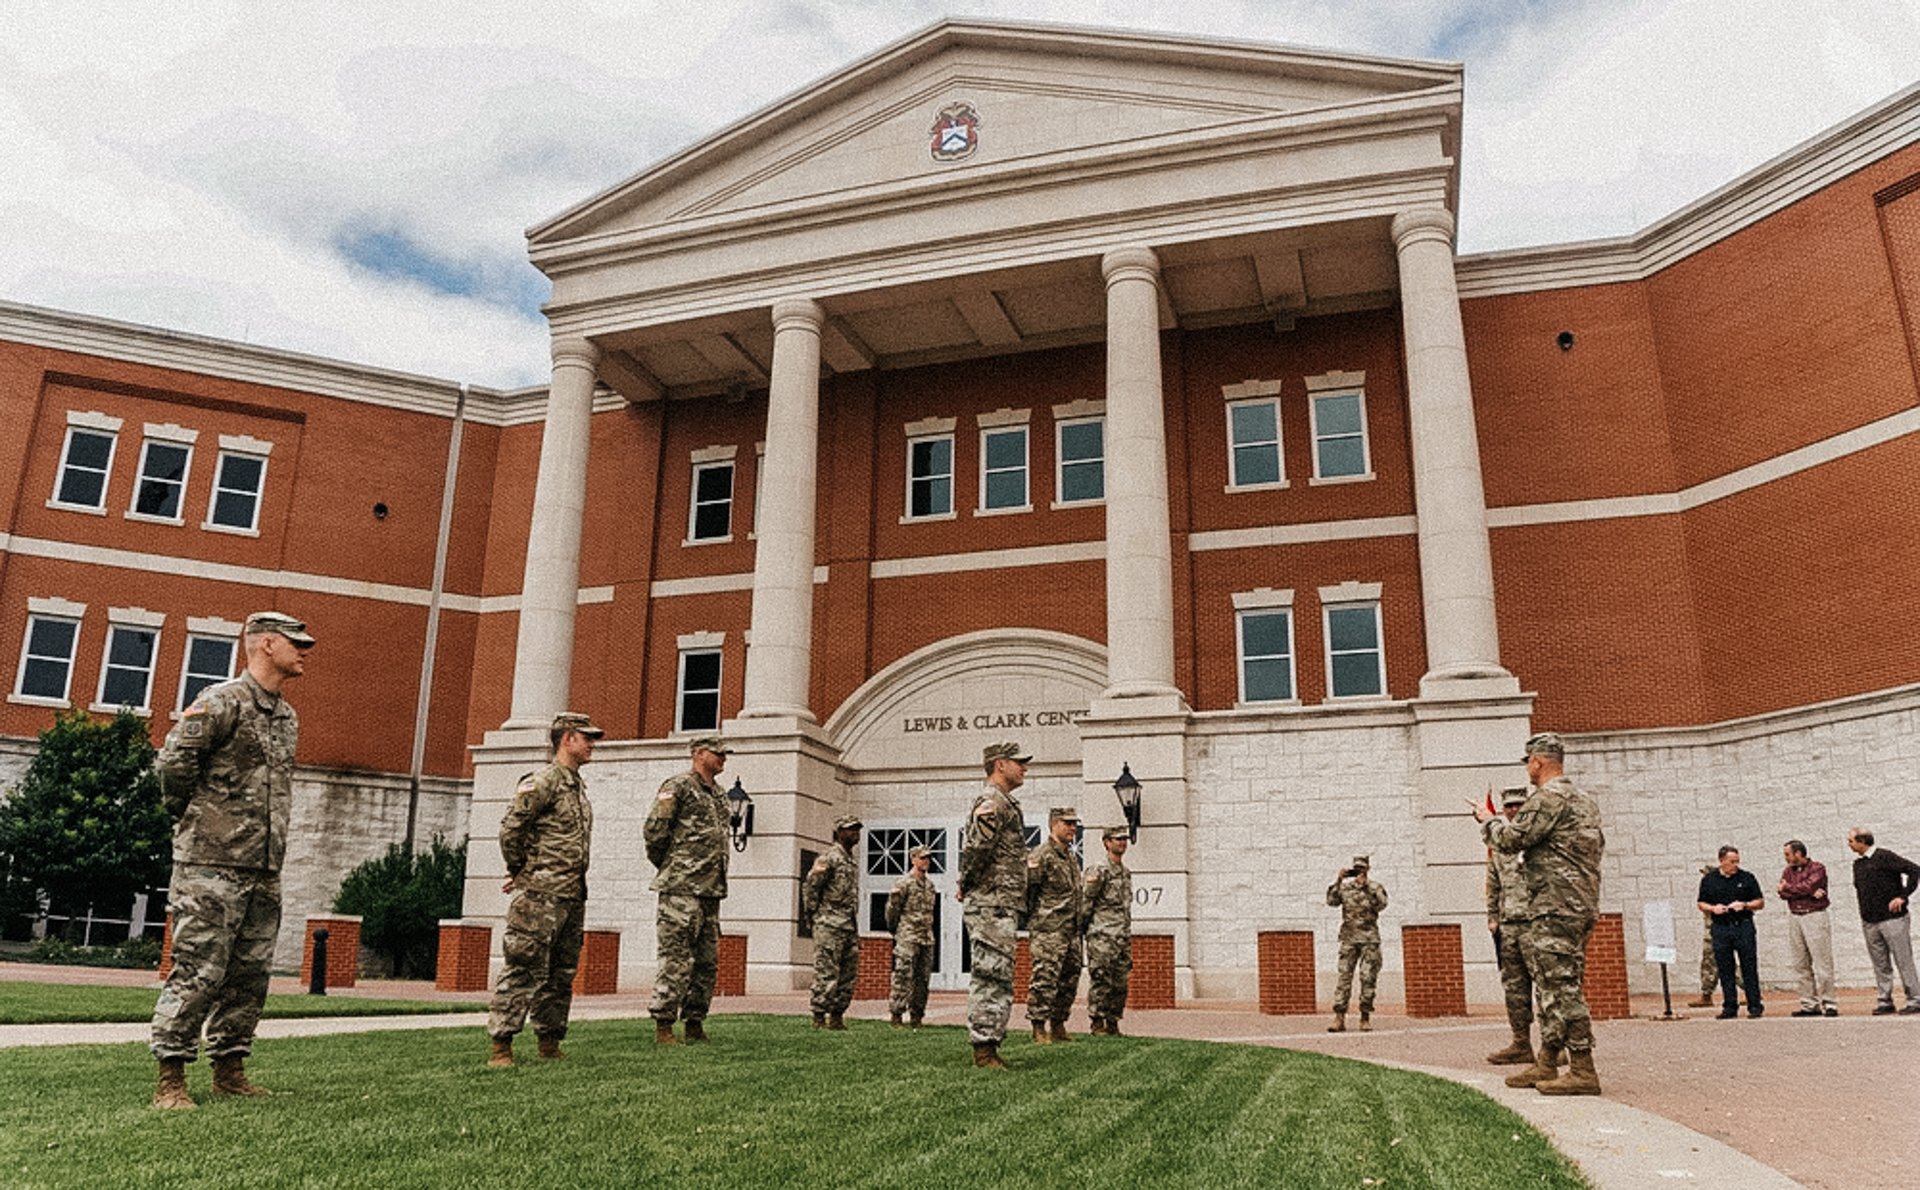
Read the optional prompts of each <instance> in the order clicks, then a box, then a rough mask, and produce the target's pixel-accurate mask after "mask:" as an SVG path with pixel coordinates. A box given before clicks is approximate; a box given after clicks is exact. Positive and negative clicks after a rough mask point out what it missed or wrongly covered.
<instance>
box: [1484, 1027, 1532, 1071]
mask: <svg viewBox="0 0 1920 1190" xmlns="http://www.w3.org/2000/svg"><path fill="white" fill-rule="evenodd" d="M1532 1061H1533V1043H1532V1042H1531V1041H1529V1040H1528V1039H1527V1034H1525V1033H1523V1032H1520V1031H1519V1030H1515V1031H1514V1034H1513V1040H1512V1041H1510V1042H1508V1043H1507V1048H1506V1049H1503V1050H1495V1051H1493V1052H1492V1053H1490V1054H1488V1055H1487V1063H1488V1064H1489V1065H1492V1066H1518V1065H1520V1064H1521V1063H1523V1062H1526V1063H1531V1062H1532Z"/></svg>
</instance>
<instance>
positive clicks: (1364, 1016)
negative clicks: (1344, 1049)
mask: <svg viewBox="0 0 1920 1190" xmlns="http://www.w3.org/2000/svg"><path fill="white" fill-rule="evenodd" d="M1360 1031H1361V1032H1362V1033H1371V1032H1373V1014H1372V1013H1371V1012H1368V1011H1367V1010H1366V1009H1364V1008H1362V1009H1361V1010H1360Z"/></svg>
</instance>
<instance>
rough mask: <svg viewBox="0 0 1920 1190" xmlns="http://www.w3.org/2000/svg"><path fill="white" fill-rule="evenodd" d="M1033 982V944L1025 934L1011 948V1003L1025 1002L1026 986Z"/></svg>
mask: <svg viewBox="0 0 1920 1190" xmlns="http://www.w3.org/2000/svg"><path fill="white" fill-rule="evenodd" d="M1032 982H1033V944H1032V943H1031V942H1029V941H1028V940H1027V937H1026V935H1025V934H1022V935H1021V936H1020V941H1018V942H1016V943H1014V947H1013V1002H1014V1003H1015V1004H1025V1003H1026V1002H1027V985H1028V984H1030V983H1032Z"/></svg>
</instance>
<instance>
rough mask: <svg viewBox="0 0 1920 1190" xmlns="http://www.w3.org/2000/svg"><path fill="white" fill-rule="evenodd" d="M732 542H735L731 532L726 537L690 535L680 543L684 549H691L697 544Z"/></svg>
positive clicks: (726, 543)
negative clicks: (695, 536)
mask: <svg viewBox="0 0 1920 1190" xmlns="http://www.w3.org/2000/svg"><path fill="white" fill-rule="evenodd" d="M732 544H733V534H731V533H729V534H727V535H726V536H725V537H700V538H694V537H689V538H687V539H686V540H684V541H682V542H681V543H680V548H681V549H683V550H684V549H691V548H693V547H694V546H697V545H732Z"/></svg>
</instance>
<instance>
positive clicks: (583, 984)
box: [573, 928, 620, 996]
mask: <svg viewBox="0 0 1920 1190" xmlns="http://www.w3.org/2000/svg"><path fill="white" fill-rule="evenodd" d="M619 990H620V931H619V930H616V929H611V928H606V929H592V930H587V931H585V933H584V934H582V936H581V939H580V966H579V967H578V968H576V969H575V970H574V973H573V994H574V995H576V996H611V995H613V994H614V993H615V992H617V991H619Z"/></svg>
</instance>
